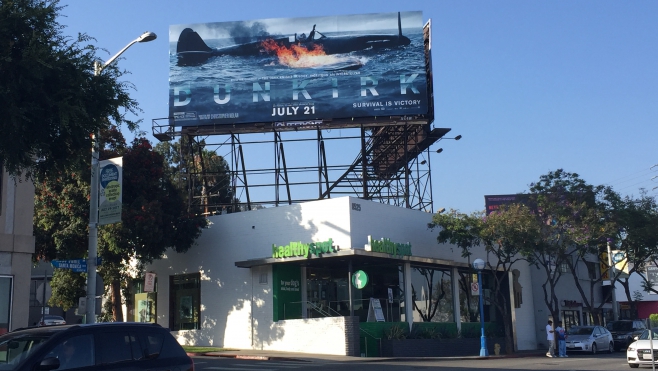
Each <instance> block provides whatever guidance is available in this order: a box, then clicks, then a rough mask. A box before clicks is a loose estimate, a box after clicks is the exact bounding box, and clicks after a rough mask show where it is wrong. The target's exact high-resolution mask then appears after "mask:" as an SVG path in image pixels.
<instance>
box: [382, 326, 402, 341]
mask: <svg viewBox="0 0 658 371" xmlns="http://www.w3.org/2000/svg"><path fill="white" fill-rule="evenodd" d="M385 335H386V338H387V339H389V340H401V339H406V338H407V335H406V331H405V329H404V328H402V327H401V326H399V325H393V326H391V327H390V328H389V329H388V330H386V333H385Z"/></svg>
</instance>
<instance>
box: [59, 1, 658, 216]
mask: <svg viewBox="0 0 658 371" xmlns="http://www.w3.org/2000/svg"><path fill="white" fill-rule="evenodd" d="M60 5H64V6H65V8H64V9H63V10H62V11H61V14H62V17H61V18H60V19H59V23H60V24H62V25H64V26H66V28H65V30H64V33H65V34H69V35H77V33H86V34H88V35H90V36H92V37H94V38H95V39H96V40H97V42H96V45H97V46H99V47H101V48H104V49H106V50H107V55H104V57H105V59H106V60H107V59H109V58H110V57H111V56H112V55H114V54H115V53H116V52H117V51H119V50H121V49H122V48H123V47H124V46H125V45H126V44H128V43H129V42H130V41H132V40H134V39H135V38H136V37H138V36H139V35H141V34H142V33H143V32H144V31H151V32H155V33H156V34H157V35H158V38H157V39H156V40H154V41H152V42H149V43H144V44H136V45H134V46H132V47H131V48H130V49H129V50H128V51H126V52H125V53H124V54H123V55H122V58H121V59H120V60H119V61H118V62H117V63H119V65H120V67H121V68H123V69H125V70H127V71H129V72H130V75H128V76H127V77H126V80H127V81H129V82H131V83H132V84H134V86H135V89H136V90H135V91H133V92H132V97H133V98H134V99H135V100H137V102H138V103H139V106H140V108H141V109H142V110H143V112H142V113H141V114H140V115H139V118H141V119H143V123H142V125H141V129H142V130H143V131H145V132H147V134H148V137H149V138H151V139H152V140H153V141H154V142H157V140H156V139H154V138H153V137H152V136H151V135H150V133H151V124H152V120H153V119H161V118H165V117H167V115H168V95H169V84H168V78H169V56H168V53H169V26H170V25H179V24H195V23H207V22H228V21H243V20H254V19H267V18H289V17H290V18H292V17H317V16H332V15H345V14H362V13H388V12H397V11H422V12H423V20H424V21H427V20H428V19H431V21H432V60H433V66H432V67H433V73H434V81H433V83H434V99H435V101H434V105H435V120H434V123H433V125H434V127H437V128H450V129H451V131H450V133H448V135H447V137H451V138H454V137H455V136H457V135H461V136H462V139H461V140H459V141H455V140H448V139H445V140H442V141H440V142H438V143H436V144H434V145H433V146H432V150H433V152H432V155H431V164H432V172H431V175H432V187H433V202H434V210H435V211H436V210H438V209H440V208H442V207H445V208H446V209H456V210H459V211H461V212H466V213H470V212H474V211H478V210H483V209H484V195H499V194H513V193H519V192H524V191H527V189H528V185H529V184H530V183H532V182H534V181H536V180H538V179H539V177H540V176H541V175H542V174H546V173H548V172H549V171H554V170H556V169H560V168H562V169H564V170H566V171H569V172H574V173H578V174H580V176H581V177H582V178H583V179H584V180H585V181H587V182H589V183H590V184H597V185H598V184H605V185H610V186H612V187H613V188H614V189H615V190H617V191H618V192H620V193H622V194H625V195H635V196H637V195H638V194H639V189H640V188H645V189H647V190H648V191H649V194H651V195H654V196H655V195H658V188H656V189H655V190H654V189H653V188H654V187H658V166H655V167H653V166H654V165H658V147H657V146H656V144H657V141H658V28H657V27H656V20H658V2H656V1H650V0H637V1H624V2H622V1H609V0H594V1H591V0H581V1H559V0H558V1H524V0H518V1H511V0H498V1H483V0H473V1H452V0H443V1H435V0H422V1H416V0H406V1H403V2H393V1H390V2H384V1H381V0H376V1H371V0H359V1H345V0H332V1H313V2H300V1H287V0H279V1H257V0H240V1H235V2H230V1H220V0H215V1H212V0H203V1H202V0H188V1H180V0H178V1H170V0H158V1H146V0H144V1H134V0H132V1H127V0H113V1H111V2H108V1H105V2H101V1H93V0H89V1H80V0H65V1H61V2H60ZM127 136H128V137H130V136H129V135H127ZM438 148H443V152H441V153H438V154H437V153H435V152H434V150H435V149H438ZM355 155H356V152H354V153H350V158H354V156H355ZM262 156H263V157H267V156H272V151H271V150H270V151H266V153H265V151H264V153H263V154H262ZM270 161H272V160H270ZM348 162H349V161H348ZM270 163H271V162H270ZM652 167H653V168H652ZM654 177H656V178H655V179H652V178H654Z"/></svg>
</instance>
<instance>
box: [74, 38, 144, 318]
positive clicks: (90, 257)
mask: <svg viewBox="0 0 658 371" xmlns="http://www.w3.org/2000/svg"><path fill="white" fill-rule="evenodd" d="M156 37H157V36H156V34H154V33H153V32H144V33H143V34H142V35H141V36H139V37H138V38H136V39H135V40H133V41H131V42H130V43H129V44H128V45H126V46H125V47H124V48H123V49H121V50H120V51H119V52H118V53H117V54H115V55H114V56H113V57H112V58H110V59H109V60H108V61H107V62H105V63H103V64H101V63H100V62H94V76H99V75H100V74H101V72H103V70H104V69H105V67H107V66H108V65H110V64H111V63H112V62H114V61H115V60H116V59H117V58H119V56H120V55H121V54H123V52H125V51H126V50H127V49H128V48H130V47H131V46H132V45H133V44H135V43H145V42H149V41H152V40H155V39H156ZM98 138H100V133H98V132H97V133H96V134H95V135H94V137H93V138H92V139H93V140H94V143H93V146H92V147H91V190H90V191H89V245H88V246H89V247H88V251H87V308H86V309H87V310H86V312H85V314H86V319H87V321H86V322H87V323H95V322H96V258H97V256H98V153H99V150H100V148H99V145H98Z"/></svg>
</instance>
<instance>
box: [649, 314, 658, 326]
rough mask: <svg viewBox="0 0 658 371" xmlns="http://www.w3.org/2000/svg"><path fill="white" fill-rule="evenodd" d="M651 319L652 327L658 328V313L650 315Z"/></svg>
mask: <svg viewBox="0 0 658 371" xmlns="http://www.w3.org/2000/svg"><path fill="white" fill-rule="evenodd" d="M649 319H650V320H651V327H655V326H658V313H654V314H650V315H649Z"/></svg>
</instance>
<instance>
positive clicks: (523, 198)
mask: <svg viewBox="0 0 658 371" xmlns="http://www.w3.org/2000/svg"><path fill="white" fill-rule="evenodd" d="M528 201H529V195H527V194H522V193H519V194H512V195H485V196H484V206H485V209H486V213H487V215H489V214H491V213H492V212H494V211H496V210H498V209H499V208H500V206H501V205H509V204H514V203H520V204H524V205H526V206H527V205H528Z"/></svg>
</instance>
